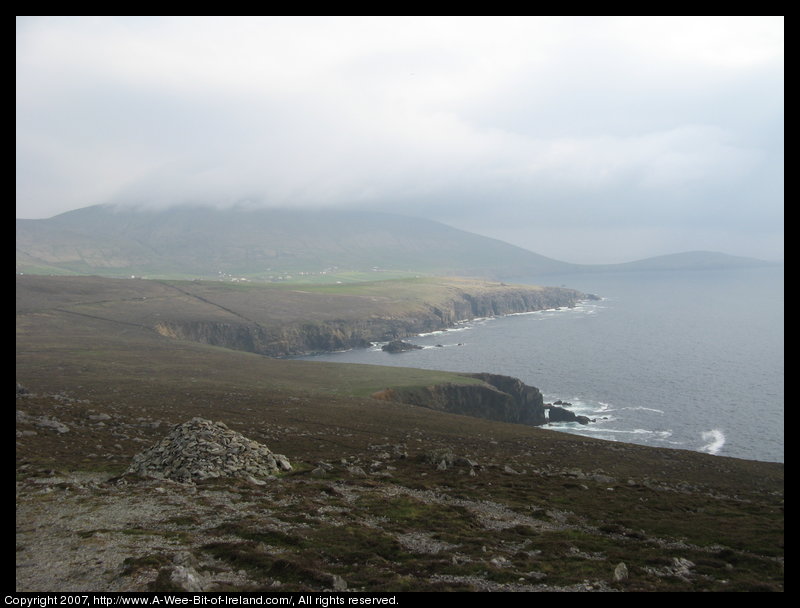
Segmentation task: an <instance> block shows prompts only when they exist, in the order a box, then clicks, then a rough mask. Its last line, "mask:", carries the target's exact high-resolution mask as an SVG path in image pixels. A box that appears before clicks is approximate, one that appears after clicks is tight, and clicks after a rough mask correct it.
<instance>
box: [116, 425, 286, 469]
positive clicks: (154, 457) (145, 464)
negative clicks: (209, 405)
mask: <svg viewBox="0 0 800 608" xmlns="http://www.w3.org/2000/svg"><path fill="white" fill-rule="evenodd" d="M291 470H292V465H291V464H290V463H289V461H288V460H287V459H286V457H285V456H283V455H282V454H273V453H272V452H271V451H270V450H269V448H267V447H266V446H265V445H262V444H260V443H258V442H256V441H253V440H251V439H248V438H247V437H245V436H244V435H242V434H240V433H237V432H235V431H232V430H231V429H229V428H228V427H227V426H226V425H225V424H224V423H222V422H212V421H210V420H205V419H203V418H192V419H191V420H189V421H188V422H184V423H183V424H180V425H178V426H176V427H174V428H173V429H172V430H171V431H170V432H169V433H168V434H167V436H166V437H164V438H163V439H162V440H161V441H159V442H158V443H156V444H155V445H153V446H152V447H150V448H148V449H147V450H145V451H144V452H141V453H139V454H137V455H136V456H134V458H133V462H132V463H131V465H130V467H129V468H128V471H127V473H129V474H135V475H141V476H143V477H155V478H158V479H171V480H173V481H179V482H183V483H186V482H189V483H191V482H194V481H199V480H202V479H210V478H214V477H240V478H244V479H247V480H249V481H252V482H255V483H259V484H263V483H265V482H264V481H263V480H264V478H268V477H271V476H274V475H275V473H278V472H281V471H291Z"/></svg>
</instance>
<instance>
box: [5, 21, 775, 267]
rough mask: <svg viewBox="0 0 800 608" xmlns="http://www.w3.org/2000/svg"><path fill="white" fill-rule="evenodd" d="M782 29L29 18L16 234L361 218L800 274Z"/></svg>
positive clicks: (694, 24) (558, 248) (20, 71)
mask: <svg viewBox="0 0 800 608" xmlns="http://www.w3.org/2000/svg"><path fill="white" fill-rule="evenodd" d="M783 29H784V21H783V18H782V17H259V18H244V17H18V18H17V24H16V30H17V31H16V53H17V58H16V67H17V76H16V83H17V88H16V91H17V113H16V127H17V143H16V159H17V191H16V205H17V208H16V213H17V217H19V218H43V217H50V216H52V215H55V214H58V213H61V212H64V211H68V210H71V209H76V208H80V207H86V206H89V205H93V204H97V203H106V202H132V203H136V204H148V205H165V204H174V203H181V202H189V201H191V202H210V203H215V204H231V203H234V202H239V201H242V200H250V201H254V202H258V204H268V205H274V206H358V207H362V208H369V209H375V210H385V211H392V212H397V213H403V214H406V215H418V216H423V217H428V218H431V219H436V220H439V221H443V222H445V223H447V224H450V225H452V226H456V227H458V228H463V229H466V230H470V231H473V232H478V233H480V234H484V235H487V236H492V237H495V238H500V239H503V240H506V241H508V242H511V243H514V244H516V245H520V246H522V247H525V248H527V249H530V250H532V251H535V252H537V253H541V254H543V255H547V256H550V257H553V258H557V259H560V260H565V261H571V262H585V263H591V262H598V263H601V262H602V263H606V262H608V263H610V262H621V261H629V260H633V259H639V258H643V257H648V256H651V255H660V254H665V253H674V252H679V251H687V250H694V249H705V250H715V251H724V252H727V253H732V254H737V255H748V256H755V257H760V258H764V259H772V260H775V259H782V258H783V247H784V245H783V228H784V214H783V196H784V195H783V165H784V155H783V130H784V121H783V95H784V85H783V83H784V60H783V55H784V50H783V46H784V43H783Z"/></svg>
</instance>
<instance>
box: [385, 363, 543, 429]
mask: <svg viewBox="0 0 800 608" xmlns="http://www.w3.org/2000/svg"><path fill="white" fill-rule="evenodd" d="M465 375H467V376H469V377H472V378H477V379H479V380H482V381H483V383H482V384H441V385H436V386H425V387H412V388H408V387H403V388H392V389H386V390H384V391H380V392H377V393H375V394H373V395H372V396H373V397H374V398H376V399H382V400H386V401H399V402H402V403H408V404H410V405H418V406H422V407H427V408H429V409H433V410H438V411H442V412H448V413H451V414H462V415H464V416H473V417H475V418H484V419H487V420H498V421H501V422H512V423H515V424H526V425H530V426H540V425H542V424H545V423H547V417H546V414H545V407H544V400H543V399H542V393H541V392H539V389H537V388H535V387H533V386H528V385H526V384H524V383H523V382H521V381H520V380H518V379H517V378H512V377H510V376H501V375H497V374H486V373H482V374H465Z"/></svg>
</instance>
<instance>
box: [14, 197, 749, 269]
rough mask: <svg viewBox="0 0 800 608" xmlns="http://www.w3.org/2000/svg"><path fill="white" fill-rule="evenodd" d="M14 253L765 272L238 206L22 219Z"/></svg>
mask: <svg viewBox="0 0 800 608" xmlns="http://www.w3.org/2000/svg"><path fill="white" fill-rule="evenodd" d="M16 246H17V247H16V269H17V272H22V273H31V274H77V275H100V276H107V277H129V276H132V275H133V276H143V277H147V278H223V277H224V278H231V277H237V278H247V279H256V280H280V279H287V278H291V279H292V280H298V279H303V280H306V281H308V280H315V279H317V280H318V279H321V278H323V279H325V280H330V279H332V278H335V279H337V280H347V279H363V278H364V275H365V274H369V275H371V276H372V277H373V278H388V277H390V276H391V277H397V276H408V275H414V274H428V275H440V276H441V275H450V276H473V277H484V278H492V279H503V278H510V277H521V276H536V275H547V274H566V273H571V272H595V271H603V272H607V271H620V270H647V269H664V268H680V269H684V268H707V267H711V266H714V267H720V266H731V265H737V266H741V265H753V264H756V263H761V262H759V261H757V260H749V259H747V258H735V257H733V256H727V255H725V254H716V253H702V252H695V253H688V254H676V255H675V256H663V257H661V258H651V259H649V260H642V261H639V262H631V263H629V264H612V265H580V264H570V263H567V262H562V261H558V260H554V259H551V258H548V257H545V256H542V255H539V254H537V253H533V252H531V251H528V250H526V249H522V248H520V247H516V246H514V245H510V244H508V243H504V242H503V241H499V240H496V239H492V238H488V237H484V236H480V235H477V234H474V233H470V232H465V231H463V230H458V229H456V228H452V227H450V226H447V225H445V224H441V223H438V222H434V221H431V220H426V219H421V218H412V217H405V216H401V215H393V214H386V213H376V212H366V211H347V210H330V209H329V210H289V209H264V208H250V207H243V206H238V207H231V208H227V209H221V208H216V207H208V206H190V205H184V206H176V207H171V208H167V209H147V208H134V207H124V206H113V205H96V206H92V207H86V208H83V209H78V210H75V211H70V212H67V213H63V214H61V215H57V216H55V217H52V218H49V219H36V220H27V219H18V220H17V242H16ZM762 264H763V263H762ZM374 273H381V274H380V275H375V274H374Z"/></svg>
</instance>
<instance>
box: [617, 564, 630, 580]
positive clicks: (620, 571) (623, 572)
mask: <svg viewBox="0 0 800 608" xmlns="http://www.w3.org/2000/svg"><path fill="white" fill-rule="evenodd" d="M627 578H628V566H626V565H625V562H620V563H618V564H617V567H616V568H614V580H615V581H617V582H619V581H624V580H625V579H627Z"/></svg>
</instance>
